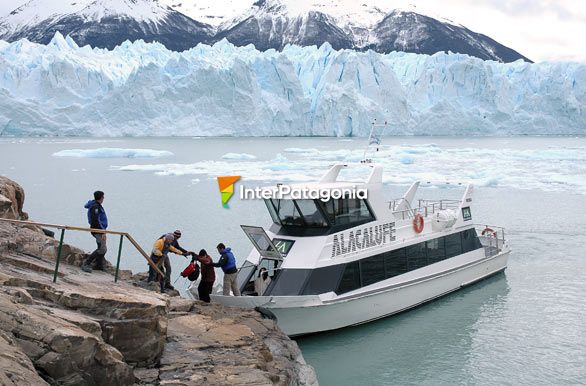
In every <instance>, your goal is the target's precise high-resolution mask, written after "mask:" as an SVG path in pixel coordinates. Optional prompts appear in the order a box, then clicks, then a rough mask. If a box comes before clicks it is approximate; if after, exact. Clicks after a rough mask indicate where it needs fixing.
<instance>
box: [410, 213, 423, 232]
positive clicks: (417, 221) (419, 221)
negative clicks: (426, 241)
mask: <svg viewBox="0 0 586 386" xmlns="http://www.w3.org/2000/svg"><path fill="white" fill-rule="evenodd" d="M424 226H425V220H423V216H422V215H421V213H417V214H416V215H415V217H413V230H414V231H415V233H421V232H423V227H424Z"/></svg>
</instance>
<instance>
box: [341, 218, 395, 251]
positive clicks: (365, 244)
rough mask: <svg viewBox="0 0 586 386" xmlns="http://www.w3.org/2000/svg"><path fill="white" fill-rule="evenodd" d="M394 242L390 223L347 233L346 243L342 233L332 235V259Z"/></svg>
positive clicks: (391, 223)
mask: <svg viewBox="0 0 586 386" xmlns="http://www.w3.org/2000/svg"><path fill="white" fill-rule="evenodd" d="M391 241H395V223H394V222H390V223H386V224H381V225H375V226H369V227H365V228H362V229H358V230H357V231H350V232H349V233H348V242H346V241H345V237H344V233H341V234H339V235H334V242H333V244H332V257H336V256H339V255H343V254H345V253H350V252H356V250H360V249H366V248H370V247H375V246H377V245H382V244H386V243H387V242H391Z"/></svg>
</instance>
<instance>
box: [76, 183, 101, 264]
mask: <svg viewBox="0 0 586 386" xmlns="http://www.w3.org/2000/svg"><path fill="white" fill-rule="evenodd" d="M103 202H104V192H102V191H100V190H98V191H95V192H94V199H93V200H89V201H88V202H87V204H85V206H84V208H86V209H87V221H88V223H89V224H90V228H93V229H106V228H108V216H106V211H105V210H104V207H103V206H102V203H103ZM92 236H93V237H94V238H95V239H96V244H97V246H98V247H97V248H96V250H95V251H93V252H92V254H91V255H89V256H88V257H87V259H86V260H85V261H84V262H83V263H82V265H81V269H82V270H84V271H85V272H92V265H93V266H94V269H96V270H99V271H103V270H104V264H105V262H106V251H107V248H106V234H105V233H93V232H92Z"/></svg>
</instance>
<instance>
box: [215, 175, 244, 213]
mask: <svg viewBox="0 0 586 386" xmlns="http://www.w3.org/2000/svg"><path fill="white" fill-rule="evenodd" d="M239 179H240V176H220V177H218V186H219V187H220V194H221V195H222V206H223V207H224V208H229V206H228V201H229V200H230V198H232V196H233V195H234V184H235V183H236V181H238V180H239Z"/></svg>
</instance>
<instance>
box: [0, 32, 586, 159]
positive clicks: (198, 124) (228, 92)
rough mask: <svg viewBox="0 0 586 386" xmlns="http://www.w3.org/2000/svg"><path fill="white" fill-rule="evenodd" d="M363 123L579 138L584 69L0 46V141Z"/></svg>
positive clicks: (363, 129)
mask: <svg viewBox="0 0 586 386" xmlns="http://www.w3.org/2000/svg"><path fill="white" fill-rule="evenodd" d="M374 119H376V120H377V122H379V123H380V122H385V121H387V122H388V124H387V127H386V129H385V132H384V134H385V135H570V134H577V135H582V134H586V64H584V63H572V62H544V63H536V64H530V63H526V62H522V61H517V62H513V63H508V64H501V63H497V62H492V61H483V60H480V59H477V58H473V57H470V56H467V55H460V54H451V53H447V54H446V53H437V54H434V55H431V56H429V55H417V54H408V53H402V52H392V53H390V54H378V53H375V52H373V51H367V52H355V51H350V50H339V51H336V50H334V49H332V47H331V46H330V45H328V44H327V43H326V44H324V45H322V46H321V47H315V46H312V47H298V46H287V47H285V49H283V51H282V52H277V51H274V50H268V51H265V52H260V51H257V50H256V49H255V48H254V46H246V47H235V46H233V45H232V44H230V43H228V42H227V41H221V42H218V43H216V44H214V45H212V46H207V45H201V44H200V45H198V46H197V47H194V48H192V49H190V50H188V51H184V52H174V51H169V50H167V49H166V48H165V47H164V46H163V45H161V44H159V43H145V42H143V41H136V42H133V43H130V42H125V43H123V44H122V45H120V46H117V47H116V48H114V49H113V50H105V49H99V48H94V49H92V48H91V47H89V46H84V47H79V46H78V45H77V44H76V43H75V41H73V39H71V38H70V37H63V36H62V35H61V34H59V33H56V34H55V36H54V38H53V39H52V41H51V42H50V43H49V44H48V45H46V46H45V45H39V44H35V43H31V42H29V41H27V40H20V41H17V42H14V43H6V42H3V41H0V136H105V137H108V136H339V137H343V136H368V134H369V132H370V130H371V123H372V122H373V120H374ZM406 160H407V158H406ZM406 162H408V161H406Z"/></svg>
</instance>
